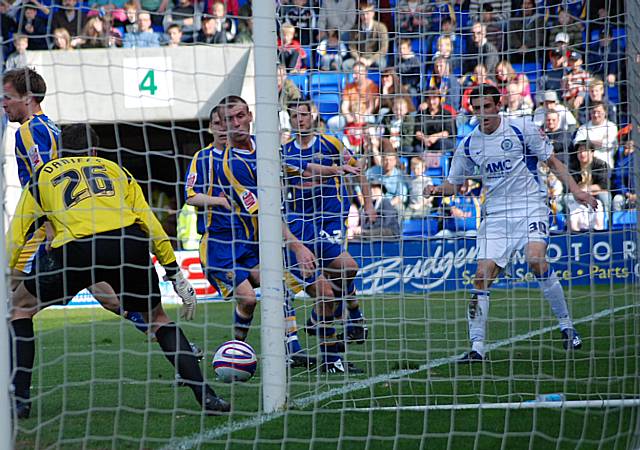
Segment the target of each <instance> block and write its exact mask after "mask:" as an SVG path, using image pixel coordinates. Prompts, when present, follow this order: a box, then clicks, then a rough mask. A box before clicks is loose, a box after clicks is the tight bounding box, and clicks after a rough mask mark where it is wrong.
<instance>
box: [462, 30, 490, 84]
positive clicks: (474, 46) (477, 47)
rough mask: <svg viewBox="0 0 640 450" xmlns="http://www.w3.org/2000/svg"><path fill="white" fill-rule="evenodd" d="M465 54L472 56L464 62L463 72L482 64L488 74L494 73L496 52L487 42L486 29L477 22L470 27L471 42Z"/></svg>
mask: <svg viewBox="0 0 640 450" xmlns="http://www.w3.org/2000/svg"><path fill="white" fill-rule="evenodd" d="M467 54H468V55H472V56H471V57H469V58H467V59H466V60H465V62H464V66H463V72H464V73H468V72H471V71H472V70H473V68H474V67H475V66H477V65H478V64H484V66H485V67H486V68H487V70H488V71H489V73H490V74H491V73H495V72H496V66H497V65H498V61H499V58H498V50H497V49H496V48H495V46H494V45H493V44H492V43H491V42H489V41H488V40H487V27H486V26H485V25H482V24H480V23H478V22H476V23H474V24H473V26H472V27H471V42H470V43H469V46H468V48H467Z"/></svg>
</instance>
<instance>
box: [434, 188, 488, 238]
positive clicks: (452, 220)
mask: <svg viewBox="0 0 640 450" xmlns="http://www.w3.org/2000/svg"><path fill="white" fill-rule="evenodd" d="M479 189H480V183H478V182H477V181H474V180H471V179H467V180H465V182H464V183H463V184H462V186H460V191H459V193H458V194H456V195H452V196H451V197H445V198H444V199H443V200H442V206H443V207H444V211H443V214H442V217H443V218H444V221H443V229H444V230H448V231H450V232H454V233H466V232H468V231H473V230H477V229H478V227H479V226H480V218H481V208H482V206H481V200H480V196H479V193H478V192H477V191H479Z"/></svg>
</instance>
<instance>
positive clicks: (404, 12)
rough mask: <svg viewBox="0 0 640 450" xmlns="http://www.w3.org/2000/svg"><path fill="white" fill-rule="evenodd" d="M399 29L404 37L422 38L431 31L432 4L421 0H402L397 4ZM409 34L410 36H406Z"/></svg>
mask: <svg viewBox="0 0 640 450" xmlns="http://www.w3.org/2000/svg"><path fill="white" fill-rule="evenodd" d="M397 8H398V9H397V11H396V20H397V24H398V25H397V30H398V32H399V33H400V34H401V35H402V37H403V38H406V37H417V38H420V37H422V36H424V34H425V33H426V32H427V31H429V29H430V27H431V24H430V13H431V10H432V6H431V5H430V4H429V2H421V1H419V0H400V2H399V3H398V6H397ZM406 35H409V36H406Z"/></svg>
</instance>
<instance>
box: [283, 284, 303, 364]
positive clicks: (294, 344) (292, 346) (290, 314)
mask: <svg viewBox="0 0 640 450" xmlns="http://www.w3.org/2000/svg"><path fill="white" fill-rule="evenodd" d="M283 309H284V320H285V324H286V329H285V337H286V340H287V353H289V354H291V353H298V352H301V351H302V346H301V345H300V341H298V324H297V322H296V310H295V308H294V307H293V305H292V304H291V298H290V297H289V296H287V298H286V299H285V302H284V305H283Z"/></svg>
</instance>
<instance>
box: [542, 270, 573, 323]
mask: <svg viewBox="0 0 640 450" xmlns="http://www.w3.org/2000/svg"><path fill="white" fill-rule="evenodd" d="M538 284H539V285H540V290H542V295H543V296H544V298H545V299H546V300H547V301H548V302H549V304H550V305H551V310H552V311H553V313H554V314H555V315H556V317H557V318H558V324H559V325H560V329H561V330H564V329H566V328H573V321H572V320H571V316H570V315H569V308H568V307H567V301H566V299H565V297H564V290H563V289H562V285H561V284H560V280H558V276H557V275H556V274H555V272H553V271H552V270H551V269H549V270H548V271H547V273H546V274H544V275H541V276H539V277H538Z"/></svg>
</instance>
